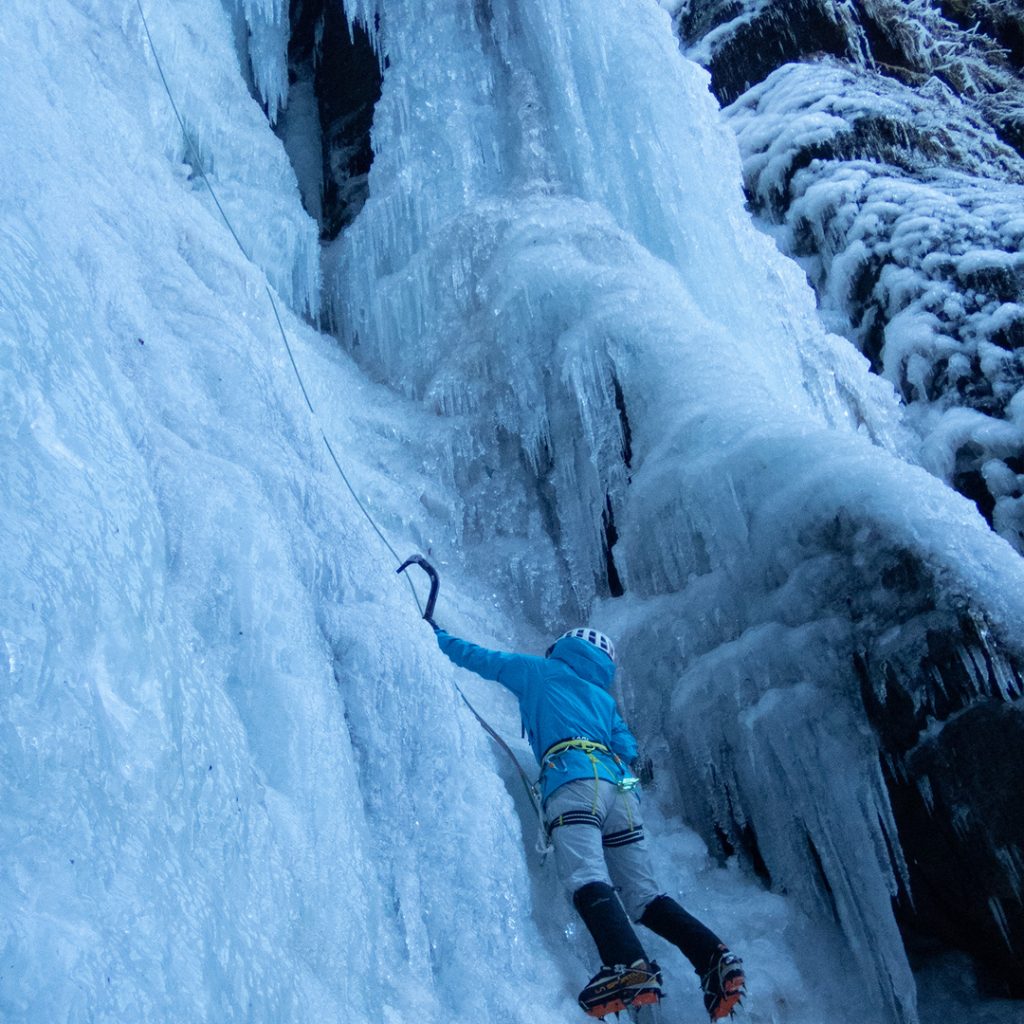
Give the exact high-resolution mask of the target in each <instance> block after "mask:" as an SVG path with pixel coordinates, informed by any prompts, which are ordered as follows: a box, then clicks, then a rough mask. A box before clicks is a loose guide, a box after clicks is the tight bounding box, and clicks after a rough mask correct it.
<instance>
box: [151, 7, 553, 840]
mask: <svg viewBox="0 0 1024 1024" xmlns="http://www.w3.org/2000/svg"><path fill="white" fill-rule="evenodd" d="M135 5H136V7H137V8H138V11H139V17H140V18H141V19H142V27H143V29H144V31H145V33H146V39H147V40H148V41H149V48H150V51H151V52H152V54H153V62H154V64H155V65H156V69H157V72H158V73H159V75H160V81H161V82H162V83H163V87H164V92H166V93H167V99H168V100H169V102H170V104H171V109H172V110H173V111H174V116H175V118H176V119H177V121H178V126H179V127H180V128H181V134H182V137H183V138H184V139H185V144H186V146H187V147H188V149H189V152H190V154H191V159H192V162H193V166H194V167H196V168H197V169H198V171H199V176H200V177H201V178H202V180H203V184H205V185H206V188H207V190H208V191H209V193H210V197H211V198H212V199H213V204H214V206H216V207H217V211H218V212H219V213H220V216H221V219H222V220H223V221H224V224H225V226H226V227H227V229H228V232H229V233H230V234H231V237H232V238H233V239H234V240H235V244H236V245H237V246H238V249H239V251H240V252H241V253H242V255H243V256H244V257H245V259H246V260H247V261H248V262H250V263H252V262H253V260H252V257H251V256H250V255H249V253H248V252H247V251H246V248H245V246H244V245H243V244H242V240H241V239H240V238H239V237H238V233H237V232H236V231H235V229H234V226H233V225H232V223H231V220H230V218H229V217H228V215H227V213H225V211H224V207H223V206H222V205H221V202H220V199H218V197H217V193H216V191H215V190H214V188H213V185H212V183H211V182H210V179H209V177H207V174H206V170H205V168H204V167H203V161H202V160H201V159H200V156H199V153H198V151H197V150H196V146H195V142H194V141H193V139H192V136H191V135H190V133H189V132H188V130H187V128H186V127H185V120H184V118H183V117H182V116H181V112H180V110H179V109H178V104H177V103H176V102H175V100H174V94H173V92H172V91H171V86H170V83H169V82H168V81H167V76H166V74H164V68H163V63H162V62H161V60H160V56H159V54H158V52H157V48H156V44H155V43H154V42H153V35H152V33H151V32H150V30H149V22H148V21H147V20H146V12H145V10H143V7H142V0H135ZM264 290H265V292H266V295H267V298H268V299H269V301H270V306H271V309H273V311H274V320H275V321H276V322H277V329H278V331H279V332H280V334H281V340H282V341H283V342H284V347H285V351H286V352H287V353H288V361H289V362H290V363H291V367H292V372H293V373H294V374H295V379H296V381H297V382H298V385H299V390H300V391H301V392H302V397H303V399H304V400H305V403H306V408H307V409H308V410H309V413H310V415H311V416H312V418H313V422H314V423H315V424H316V427H317V429H318V430H319V432H320V437H321V439H322V440H323V443H324V447H325V448H326V449H327V453H328V455H329V456H330V458H331V461H332V462H333V463H334V468H335V469H336V470H337V471H338V475H339V476H340V477H341V479H342V481H343V483H344V484H345V487H346V488H347V489H348V492H349V494H350V495H351V496H352V499H353V501H355V503H356V505H357V506H358V508H359V511H360V512H362V514H363V516H364V517H365V518H366V521H367V522H368V523H369V524H370V526H371V527H372V528H373V531H374V533H376V535H377V536H378V537H379V538H380V540H381V542H382V543H383V544H384V546H385V547H386V548H387V549H388V551H389V552H390V553H391V555H392V557H393V558H394V560H395V561H396V562H399V563H400V565H399V567H398V569H397V570H396V571H397V572H399V573H402V572H404V571H405V570H406V569H407V568H408V567H409V566H410V565H414V564H415V565H419V566H420V567H421V568H422V569H423V570H424V571H425V572H426V573H427V575H428V576H429V577H430V596H429V597H428V599H427V606H426V608H425V609H424V607H423V605H422V604H421V603H420V596H419V594H418V593H417V592H416V586H415V584H414V583H413V582H412V579H411V578H410V577H408V576H407V577H406V579H407V580H408V582H409V589H410V590H411V591H412V596H413V600H414V601H415V602H416V607H417V608H418V609H419V610H420V613H421V614H422V615H423V618H424V619H426V621H427V622H429V623H430V625H431V626H433V627H434V628H435V629H436V628H437V624H436V623H435V622H434V617H433V616H434V605H435V603H436V601H437V592H438V587H439V582H440V581H439V579H438V575H437V571H436V570H435V569H434V567H433V566H432V565H431V564H430V563H429V562H428V561H427V560H426V559H425V558H424V557H423V556H422V555H413V556H412V557H410V558H407V559H406V560H405V561H404V562H403V561H402V560H401V558H400V557H399V555H398V552H397V551H395V549H394V547H392V545H391V542H390V541H389V540H388V539H387V537H386V536H385V534H384V531H383V530H381V528H380V527H379V526H378V525H377V522H376V520H375V519H374V518H373V516H372V515H371V514H370V512H369V510H368V509H367V507H366V505H365V504H364V503H363V502H362V500H361V499H360V497H359V495H358V494H357V493H356V490H355V488H354V487H353V486H352V482H351V481H350V480H349V478H348V474H347V473H346V472H345V470H344V468H343V467H342V465H341V461H340V460H339V459H338V456H337V454H336V453H335V451H334V447H333V446H332V445H331V442H330V439H329V438H328V437H327V433H326V431H325V430H324V428H323V425H322V424H321V422H320V417H319V416H318V415H317V411H316V408H315V407H314V405H313V402H312V400H311V399H310V397H309V391H308V390H307V389H306V384H305V381H304V380H303V379H302V374H301V372H300V371H299V366H298V363H297V362H296V361H295V355H294V353H293V352H292V346H291V343H290V342H289V341H288V334H287V332H286V331H285V329H284V322H283V321H282V319H281V313H280V311H279V310H278V308H277V301H276V300H275V299H274V293H273V292H272V291H271V288H270V284H269V282H266V281H264ZM453 685H454V686H455V689H456V691H457V692H458V694H459V696H460V697H461V698H462V702H463V703H464V704H465V705H466V707H467V708H469V710H470V712H471V713H472V715H473V717H474V718H475V719H476V720H477V721H478V722H479V723H480V725H481V726H483V728H484V730H485V731H486V732H487V734H488V735H489V736H490V737H491V738H492V739H493V740H494V741H495V742H496V743H497V744H498V745H499V746H500V747H501V748H502V750H504V751H505V753H506V754H507V755H508V756H509V757H510V758H511V760H512V762H513V763H514V764H515V766H516V769H517V770H518V772H519V775H520V777H521V778H522V780H523V784H524V785H525V786H526V791H527V793H528V794H529V796H530V802H531V803H532V804H533V808H534V810H535V811H536V812H537V817H538V819H539V820H540V829H541V833H542V834H543V831H544V820H543V818H544V816H543V812H542V810H541V806H540V798H539V796H538V795H537V792H536V790H535V789H534V786H533V783H531V781H530V778H529V776H528V775H527V774H526V772H525V771H524V770H523V768H522V765H520V763H519V761H518V759H517V758H516V756H515V754H514V753H513V752H512V748H511V747H509V745H508V744H507V743H506V742H505V741H504V740H503V739H502V738H501V736H499V735H498V733H497V732H495V731H494V729H492V728H491V726H490V725H488V723H487V722H486V721H485V720H484V719H483V717H482V716H481V715H480V714H479V713H478V712H477V710H476V708H474V707H473V705H472V704H471V703H470V702H469V700H468V699H467V697H466V695H465V694H464V693H463V692H462V690H461V688H460V687H459V685H458V683H456V682H454V680H453ZM538 852H540V853H542V854H543V855H544V856H546V853H547V842H546V837H545V842H544V844H543V847H542V846H540V845H538Z"/></svg>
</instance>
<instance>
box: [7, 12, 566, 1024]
mask: <svg viewBox="0 0 1024 1024" xmlns="http://www.w3.org/2000/svg"><path fill="white" fill-rule="evenodd" d="M149 13H150V21H151V25H152V28H153V31H154V37H155V38H156V39H157V40H158V41H159V42H158V46H159V45H160V44H161V43H162V44H163V45H162V47H161V57H162V58H163V59H164V62H165V66H166V68H167V71H168V76H169V78H170V81H171V83H172V87H174V88H175V91H176V94H177V99H178V102H179V104H180V107H181V110H182V113H183V115H184V116H185V118H186V121H187V123H188V124H189V125H191V126H192V128H193V130H194V131H195V132H196V135H197V139H198V145H199V148H200V150H201V151H202V152H203V153H204V154H206V158H207V161H208V162H207V164H206V167H207V172H208V174H210V176H211V179H212V180H213V181H214V182H215V184H216V187H217V189H218V192H219V195H220V197H221V199H222V201H224V203H225V205H226V206H227V207H228V209H229V210H230V212H231V214H232V217H233V220H234V223H235V225H236V226H237V228H238V230H239V234H240V236H241V238H242V240H243V241H244V242H247V243H249V244H251V245H252V246H253V249H254V252H255V255H256V258H257V262H258V263H262V264H263V266H264V267H265V269H266V273H267V275H268V276H269V277H270V279H271V280H272V281H274V282H275V284H276V286H277V287H278V289H279V291H280V292H281V294H282V296H284V297H286V298H288V300H289V301H290V302H291V303H292V304H293V306H294V307H295V309H297V310H299V311H301V310H302V309H303V308H308V306H309V303H310V302H311V301H312V299H313V298H314V297H315V274H312V273H309V272H308V264H307V261H306V260H307V255H308V254H305V252H304V250H303V248H302V245H300V244H299V241H298V240H302V239H308V238H309V237H310V232H311V230H313V231H314V234H313V236H312V237H313V238H314V240H315V229H312V226H311V224H310V222H309V220H308V218H307V217H306V215H305V214H304V213H303V212H302V210H301V207H300V206H299V203H298V193H297V189H296V187H295V182H294V177H293V176H291V174H290V169H289V167H288V164H287V160H286V159H285V157H284V153H283V150H282V149H281V147H280V145H279V144H278V143H277V141H276V140H275V139H274V136H273V134H272V133H271V131H270V129H269V127H268V126H267V124H266V121H265V120H264V119H263V118H262V115H261V112H260V110H259V107H258V106H257V105H256V104H255V103H253V101H252V100H251V98H250V97H249V96H248V94H247V90H246V87H245V83H244V79H243V77H242V75H241V74H240V73H239V68H238V64H237V61H236V56H235V50H234V47H233V36H232V30H231V23H230V22H229V20H228V18H227V17H226V15H225V13H224V11H223V10H222V9H221V7H220V5H219V4H218V3H216V2H211V3H191V4H172V5H166V6H163V7H160V8H159V9H158V10H157V9H153V10H150V12H149ZM0 92H2V94H3V96H4V103H3V105H2V108H0V139H2V140H3V145H2V146H0V181H2V182H3V186H2V189H0V267H2V268H3V269H2V272H0V410H2V415H0V423H2V433H3V443H2V451H3V456H2V459H0V493H2V495H3V498H2V501H3V504H2V513H0V608H2V611H0V651H2V657H0V907H2V912H0V951H2V957H0V959H2V966H0V1018H2V1019H3V1020H4V1021H5V1022H24V1024H29V1022H31V1024H42V1022H55V1021H68V1022H70V1021H76V1022H77V1021H82V1022H84V1021H89V1022H115V1021H117V1022H124V1021H265V1022H268V1024H269V1022H274V1024H280V1022H282V1021H306V1020H328V1019H333V1020H336V1019H339V1018H341V1017H344V1019H346V1020H353V1021H355V1020H360V1021H363V1020H365V1021H382V1020H383V1021H409V1020H414V1019H417V1020H441V1019H445V1020H452V1021H457V1020H466V1021H469V1020H474V1021H477V1020H480V1019H482V1018H484V1019H491V1020H497V1019H502V1020H515V1021H524V1022H525V1021H527V1020H530V1021H534V1020H536V1019H537V1016H536V1012H535V1010H534V1009H530V1010H529V1012H528V1011H527V1007H531V1006H532V1007H534V1008H535V1007H540V1008H541V1012H542V1013H547V1014H548V1015H549V1016H550V1017H551V1018H554V1017H556V1016H559V1015H561V1016H563V1017H566V1016H567V1015H568V1014H570V1013H571V1012H572V1009H573V1003H572V984H571V983H570V982H569V980H568V979H567V978H566V977H564V976H563V974H562V971H563V969H564V965H559V964H552V963H550V962H549V960H548V959H547V958H546V957H544V956H543V955H542V952H538V950H541V951H542V950H543V943H542V941H541V938H540V936H539V934H538V932H537V929H536V927H535V925H534V923H533V919H532V916H531V912H530V911H531V885H530V879H529V877H528V875H527V873H526V862H525V859H524V855H523V848H524V842H523V838H522V836H521V835H520V834H519V824H518V822H519V819H518V817H517V816H516V814H515V813H514V809H513V805H512V801H511V799H510V797H509V794H508V791H507V789H506V786H505V784H504V782H503V780H502V779H501V777H500V776H499V774H498V773H497V772H496V771H495V766H494V760H493V756H492V753H491V751H490V748H489V747H488V746H487V742H488V741H487V740H486V737H485V736H484V734H483V733H482V732H481V731H480V730H479V728H478V727H477V725H476V723H475V722H474V721H473V720H472V719H471V718H469V717H468V715H466V713H465V712H464V711H463V710H461V705H460V703H459V702H458V699H457V697H456V695H455V692H454V690H453V689H452V686H451V678H450V670H449V668H448V667H447V662H445V661H444V659H443V658H441V656H440V655H439V654H438V652H436V650H435V649H434V648H433V645H432V643H431V642H430V636H429V632H428V631H426V630H425V628H424V627H423V624H422V623H421V622H419V621H418V616H417V612H416V609H415V605H414V604H413V602H412V601H411V600H410V597H409V595H408V592H407V591H406V590H405V588H404V587H403V586H399V585H398V583H397V582H396V579H395V577H394V576H393V573H392V566H391V564H390V561H389V559H388V556H387V553H386V551H384V550H383V549H382V548H381V547H380V545H379V544H378V543H377V540H376V538H375V537H374V535H373V534H372V533H371V532H370V529H369V527H368V525H367V524H366V522H365V521H364V519H363V518H362V516H361V514H360V513H359V512H358V510H357V509H356V508H355V506H354V504H353V503H352V501H351V499H350V496H349V495H348V493H347V492H346V490H345V488H344V487H343V485H342V483H341V481H340V479H339V478H338V476H337V474H336V472H335V470H334V468H333V466H331V465H330V464H329V462H328V460H327V458H326V456H325V454H324V452H323V447H322V445H321V444H320V440H319V436H318V434H317V432H316V429H315V426H314V423H313V422H312V420H311V419H310V417H309V415H308V412H307V410H306V407H305V404H304V402H303V399H302V396H301V394H300V392H299V391H298V389H297V386H296V383H295V380H294V377H293V375H292V370H291V367H290V365H289V363H288V360H287V357H286V354H285V351H284V349H283V347H282V344H281V339H280V336H279V335H278V334H277V328H276V326H275V324H274V320H273V315H272V313H271V310H270V307H269V305H268V304H267V301H266V292H265V280H266V278H265V277H264V274H263V271H261V269H260V268H259V266H257V265H256V264H254V263H250V262H248V261H246V260H245V259H244V258H243V257H242V256H241V254H240V253H239V251H238V249H237V247H236V246H235V243H234V241H233V240H232V238H231V236H230V235H229V234H228V232H227V230H226V229H225V228H224V226H223V225H222V224H221V223H220V221H219V219H218V217H217V214H216V211H215V210H213V209H212V207H211V205H210V199H209V196H208V195H207V194H206V192H205V190H204V189H203V187H202V185H201V183H200V182H198V181H196V180H194V179H191V178H190V177H189V168H188V167H187V166H185V165H183V164H182V162H181V161H182V158H183V155H184V152H185V147H184V145H183V142H182V139H181V135H180V132H178V131H177V129H176V127H175V123H174V122H173V118H172V115H171V114H170V110H169V107H168V104H167V97H166V96H165V95H164V93H163V90H162V88H161V86H160V81H159V78H158V76H157V73H156V69H155V66H154V64H153V63H152V55H151V53H150V52H149V50H148V47H147V44H146V40H145V35H144V33H143V30H142V26H141V24H140V21H139V19H138V16H137V11H136V9H135V7H134V5H133V4H109V3H106V2H91V0H79V2H70V0H69V2H64V0H58V2H57V3H55V4H48V5H38V4H34V3H20V2H18V3H14V4H8V5H7V6H6V7H5V10H4V16H3V19H2V23H0ZM303 244H305V243H303ZM313 266H314V267H315V251H314V262H313ZM296 267H298V269H296ZM281 308H282V310H283V312H284V315H285V322H286V324H287V328H288V331H289V334H290V336H291V338H292V341H293V345H294V347H295V353H296V358H297V361H298V362H299V363H300V365H301V366H302V368H303V370H304V372H305V374H306V380H307V384H308V386H309V388H310V390H311V394H312V397H313V398H314V400H315V402H316V404H317V405H318V406H319V407H320V408H321V410H322V419H321V422H322V425H323V426H324V428H325V429H326V430H327V431H329V432H330V435H331V437H332V438H333V439H334V442H335V444H336V445H337V448H338V450H339V451H341V452H343V453H344V454H345V456H346V462H347V463H348V466H349V469H350V472H351V475H352V479H353V483H354V485H355V486H356V487H358V489H359V491H360V493H361V494H363V495H364V497H365V499H366V500H367V502H368V503H369V504H370V506H371V507H372V508H374V510H375V511H376V513H377V514H378V517H379V519H380V521H381V524H382V526H383V527H384V528H386V529H389V530H394V531H396V532H401V533H402V535H403V536H405V537H406V538H408V537H409V536H410V535H411V534H415V535H416V536H417V537H418V538H419V539H422V541H423V542H424V544H426V543H428V542H429V538H430V531H431V529H432V527H431V519H430V516H429V515H428V514H427V513H426V512H425V511H424V508H423V505H422V503H420V502H419V500H418V499H419V497H420V496H421V495H423V494H425V493H428V492H429V490H430V487H431V482H430V478H429V476H428V475H427V474H425V472H424V470H423V467H422V465H421V463H420V460H419V458H418V457H417V455H416V454H415V452H416V450H417V449H416V445H417V444H419V443H420V442H419V439H420V438H428V437H430V436H432V431H434V429H435V428H434V425H433V424H432V423H431V422H430V418H429V417H425V416H418V415H417V414H416V413H415V411H414V410H410V409H406V408H400V407H399V405H398V404H397V403H396V402H395V401H394V399H392V398H391V397H390V396H389V395H388V394H386V393H384V392H383V391H382V390H381V389H378V388H375V387H373V386H371V385H369V384H368V383H367V381H366V380H365V378H364V377H363V376H362V375H361V374H359V373H357V372H356V371H355V370H354V369H353V368H352V366H351V364H350V363H349V362H348V360H347V359H345V358H342V357H341V356H340V355H339V353H338V351H337V347H336V345H335V344H334V343H333V342H332V341H331V340H330V339H327V338H324V337H322V336H320V335H318V334H315V333H314V332H312V331H311V330H309V329H308V328H306V327H304V325H303V323H302V321H301V320H299V319H298V318H297V316H296V315H295V314H294V313H291V312H289V311H288V310H287V307H286V306H285V305H284V304H282V306H281ZM400 509H404V512H401V513H400V512H399V511H398V510H400ZM477 606H478V607H479V608H480V609H488V608H489V607H490V605H489V602H488V601H487V600H486V599H484V600H481V601H479V602H478V603H477ZM498 621H499V620H498V618H497V615H496V614H495V613H493V612H492V623H493V624H495V625H496V624H497V623H498ZM478 625H479V624H478ZM421 631H423V632H421ZM424 634H425V635H424ZM466 765H471V766H475V770H472V771H467V770H464V769H465V766H466ZM467 893H480V894H482V895H481V897H480V899H481V900H486V902H487V912H486V913H480V914H478V915H476V916H475V920H474V921H473V926H472V928H467V927H466V920H467V914H466V902H465V901H466V894H467ZM551 895H553V893H548V896H549V897H550V896H551ZM482 964H483V965H486V967H485V968H482V967H481V965H482ZM493 964H501V965H502V967H503V968H504V970H505V971H507V974H498V973H497V972H495V971H494V970H493V968H492V967H491V965H493ZM483 969H486V971H487V974H488V978H489V984H488V985H486V986H484V985H483V984H473V985H465V984H463V983H462V982H463V981H464V979H465V978H467V977H469V978H473V979H477V980H479V978H480V973H481V970H483Z"/></svg>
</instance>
